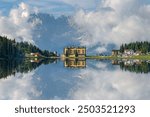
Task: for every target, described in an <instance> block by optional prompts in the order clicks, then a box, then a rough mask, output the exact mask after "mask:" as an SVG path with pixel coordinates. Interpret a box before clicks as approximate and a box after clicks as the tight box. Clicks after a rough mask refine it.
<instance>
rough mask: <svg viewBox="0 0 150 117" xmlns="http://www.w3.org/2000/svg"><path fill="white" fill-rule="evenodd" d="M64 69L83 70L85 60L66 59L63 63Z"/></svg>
mask: <svg viewBox="0 0 150 117" xmlns="http://www.w3.org/2000/svg"><path fill="white" fill-rule="evenodd" d="M64 66H65V67H70V68H85V67H86V60H85V59H81V60H80V59H66V60H65V61H64Z"/></svg>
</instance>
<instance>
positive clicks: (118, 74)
mask: <svg viewBox="0 0 150 117" xmlns="http://www.w3.org/2000/svg"><path fill="white" fill-rule="evenodd" d="M100 64H101V63H100ZM103 69H104V70H101V71H99V70H97V69H92V68H87V69H84V70H82V71H81V73H80V77H81V78H82V77H83V78H84V79H83V81H80V82H78V84H77V86H76V87H74V89H72V90H71V91H70V93H69V96H70V97H71V99H82V100H84V99H90V100H93V99H101V100H103V99H104V100H107V99H108V100H120V99H121V100H122V99H130V100H133V99H150V86H149V85H148V84H149V83H150V80H149V77H150V74H135V73H130V72H125V71H121V70H119V69H118V70H115V71H110V70H108V69H107V68H105V66H104V67H103Z"/></svg>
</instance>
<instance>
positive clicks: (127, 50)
mask: <svg viewBox="0 0 150 117" xmlns="http://www.w3.org/2000/svg"><path fill="white" fill-rule="evenodd" d="M124 54H125V55H128V56H130V55H133V54H134V51H133V50H131V49H126V50H124Z"/></svg>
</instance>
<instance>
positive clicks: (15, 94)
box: [0, 72, 42, 100]
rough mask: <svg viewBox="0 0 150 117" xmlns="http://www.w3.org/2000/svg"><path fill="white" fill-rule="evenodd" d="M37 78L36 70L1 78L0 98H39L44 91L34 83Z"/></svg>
mask: <svg viewBox="0 0 150 117" xmlns="http://www.w3.org/2000/svg"><path fill="white" fill-rule="evenodd" d="M38 79H39V78H37V80H38ZM35 80H36V79H35V78H34V72H30V73H27V74H21V73H17V74H16V75H15V76H9V77H7V79H0V99H11V100H16V99H19V100H24V99H37V98H38V97H39V96H40V95H41V94H42V92H41V91H39V90H38V89H37V87H36V85H35V84H34V82H35ZM33 81H34V82H33Z"/></svg>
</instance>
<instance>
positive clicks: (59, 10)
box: [0, 0, 100, 15]
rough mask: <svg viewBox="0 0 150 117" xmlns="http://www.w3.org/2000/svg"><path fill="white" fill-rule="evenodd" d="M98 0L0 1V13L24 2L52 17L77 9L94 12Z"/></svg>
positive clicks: (7, 11) (6, 11)
mask: <svg viewBox="0 0 150 117" xmlns="http://www.w3.org/2000/svg"><path fill="white" fill-rule="evenodd" d="M99 1H100V0H0V11H1V12H2V13H3V14H5V15H6V14H8V13H9V11H10V9H12V8H16V7H17V6H18V4H20V3H21V2H24V3H26V4H28V5H29V6H31V7H36V8H38V10H39V11H40V12H45V13H49V14H54V15H71V14H72V13H74V12H75V11H76V10H78V9H85V10H87V11H89V10H95V9H96V7H97V4H98V3H99Z"/></svg>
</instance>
